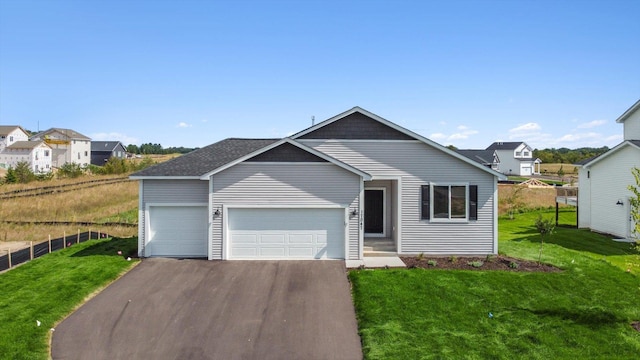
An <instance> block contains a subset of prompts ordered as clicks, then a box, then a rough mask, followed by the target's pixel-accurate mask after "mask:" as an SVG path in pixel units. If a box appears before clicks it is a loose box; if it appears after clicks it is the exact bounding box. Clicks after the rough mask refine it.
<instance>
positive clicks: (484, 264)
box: [400, 255, 562, 272]
mask: <svg viewBox="0 0 640 360" xmlns="http://www.w3.org/2000/svg"><path fill="white" fill-rule="evenodd" d="M400 259H402V261H403V262H404V263H405V264H406V265H407V267H408V268H409V269H412V268H421V269H435V270H437V269H443V270H482V271H486V270H502V271H514V272H560V271H562V270H560V269H559V268H557V267H555V266H552V265H548V264H544V263H543V264H538V263H537V262H536V261H529V260H522V259H516V258H511V257H507V256H502V255H497V256H488V257H487V256H483V257H470V256H449V257H428V256H424V257H422V258H419V257H415V256H411V257H400Z"/></svg>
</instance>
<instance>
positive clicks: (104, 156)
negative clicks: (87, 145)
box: [91, 141, 127, 166]
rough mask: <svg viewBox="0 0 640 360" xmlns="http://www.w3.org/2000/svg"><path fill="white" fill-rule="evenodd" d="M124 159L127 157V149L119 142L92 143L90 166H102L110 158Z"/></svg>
mask: <svg viewBox="0 0 640 360" xmlns="http://www.w3.org/2000/svg"><path fill="white" fill-rule="evenodd" d="M112 157H114V158H118V159H124V158H126V157H127V149H126V148H125V147H124V145H122V143H121V142H120V141H92V142H91V164H92V165H98V166H104V164H105V163H106V162H107V161H108V160H109V159H110V158H112Z"/></svg>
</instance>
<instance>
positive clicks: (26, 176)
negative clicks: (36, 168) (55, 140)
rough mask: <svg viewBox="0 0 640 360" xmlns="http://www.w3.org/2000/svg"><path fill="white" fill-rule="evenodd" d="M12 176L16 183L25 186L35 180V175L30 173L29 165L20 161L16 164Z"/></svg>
mask: <svg viewBox="0 0 640 360" xmlns="http://www.w3.org/2000/svg"><path fill="white" fill-rule="evenodd" d="M14 174H15V177H16V180H17V182H19V183H21V184H26V183H28V182H31V181H33V180H35V179H36V175H35V174H34V173H33V171H31V168H30V167H29V163H28V162H26V161H20V162H19V163H17V164H16V168H15V169H14Z"/></svg>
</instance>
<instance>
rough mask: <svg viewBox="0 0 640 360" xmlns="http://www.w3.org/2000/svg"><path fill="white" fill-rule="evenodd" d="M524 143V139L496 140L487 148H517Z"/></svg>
mask: <svg viewBox="0 0 640 360" xmlns="http://www.w3.org/2000/svg"><path fill="white" fill-rule="evenodd" d="M520 144H522V141H510V142H502V141H499V142H494V143H493V144H491V145H489V147H488V148H487V150H515V149H516V148H517V147H518V146H520Z"/></svg>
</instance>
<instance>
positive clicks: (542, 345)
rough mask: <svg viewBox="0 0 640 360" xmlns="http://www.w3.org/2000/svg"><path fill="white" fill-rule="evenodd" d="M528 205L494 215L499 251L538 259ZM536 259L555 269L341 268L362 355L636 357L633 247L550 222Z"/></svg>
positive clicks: (637, 296) (639, 262) (639, 271)
mask: <svg viewBox="0 0 640 360" xmlns="http://www.w3.org/2000/svg"><path fill="white" fill-rule="evenodd" d="M543 214H544V216H547V217H551V216H554V212H553V211H548V212H545V213H543ZM537 215H538V213H529V214H518V215H517V216H516V219H515V220H508V219H500V223H499V229H500V245H499V246H500V253H501V254H505V255H508V256H514V257H520V258H525V259H535V260H537V257H538V250H539V235H537V234H536V232H535V229H534V228H533V222H534V220H535V218H536V217H537ZM571 216H572V215H571V210H570V209H566V210H564V212H563V213H561V223H562V222H564V221H566V222H567V223H573V224H575V215H573V216H574V217H573V218H571ZM543 262H547V263H550V264H553V265H556V266H558V267H560V268H562V269H563V270H564V271H563V272H561V273H513V272H502V271H494V272H491V271H445V270H437V269H436V270H423V269H411V270H401V269H399V270H357V271H352V272H350V274H349V276H350V279H351V281H352V283H353V295H354V302H355V306H356V311H357V316H358V322H359V326H360V332H361V336H362V342H363V351H364V354H365V357H366V358H368V359H440V358H451V359H520V358H525V359H576V358H585V359H586V358H588V359H636V358H638V354H640V332H637V331H635V330H634V329H633V328H632V327H631V326H630V323H631V322H632V321H634V320H640V277H639V275H640V255H639V254H638V252H636V251H634V250H632V249H631V248H630V245H629V244H624V243H616V242H613V241H611V240H609V239H608V238H606V237H603V236H600V235H597V234H594V233H591V232H588V231H583V230H576V229H572V228H568V227H559V228H558V229H557V230H556V233H555V234H554V235H553V236H552V237H551V238H549V239H548V243H546V244H545V247H544V253H543ZM627 269H629V271H630V272H627Z"/></svg>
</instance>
